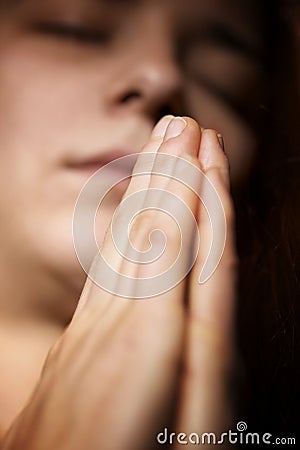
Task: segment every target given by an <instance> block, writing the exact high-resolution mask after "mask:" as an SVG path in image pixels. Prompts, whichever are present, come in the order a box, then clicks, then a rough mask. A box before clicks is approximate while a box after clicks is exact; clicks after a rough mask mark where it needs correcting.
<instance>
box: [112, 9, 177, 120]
mask: <svg viewBox="0 0 300 450" xmlns="http://www.w3.org/2000/svg"><path fill="white" fill-rule="evenodd" d="M153 19H154V18H153ZM158 22H159V21H158V20H155V23H151V22H150V20H148V23H147V25H146V24H145V25H144V27H142V26H141V24H140V33H139V35H138V34H136V35H132V41H131V42H127V45H126V46H125V44H124V49H123V52H122V56H121V57H120V59H119V64H118V65H119V70H118V75H117V76H116V79H115V82H114V83H113V86H114V87H113V89H112V90H111V94H110V101H109V103H110V108H112V109H113V110H114V111H115V112H117V113H119V114H126V113H128V112H139V113H143V114H147V115H150V116H151V117H153V118H154V120H155V119H157V118H158V117H160V116H161V115H164V114H176V112H177V111H176V110H177V109H178V108H177V105H178V101H179V98H180V92H181V88H182V84H183V81H182V74H181V71H180V67H179V65H178V64H177V61H176V48H175V42H174V41H175V39H173V38H172V32H171V30H170V28H169V27H167V26H166V24H165V23H163V21H162V20H161V21H160V23H158ZM133 40H134V42H133Z"/></svg>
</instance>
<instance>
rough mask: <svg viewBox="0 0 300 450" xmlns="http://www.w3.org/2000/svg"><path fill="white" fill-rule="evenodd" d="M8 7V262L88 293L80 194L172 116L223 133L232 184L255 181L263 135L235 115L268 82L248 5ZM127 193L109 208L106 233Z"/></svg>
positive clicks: (4, 188) (1, 64) (4, 54)
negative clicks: (78, 233) (252, 171)
mask: <svg viewBox="0 0 300 450" xmlns="http://www.w3.org/2000/svg"><path fill="white" fill-rule="evenodd" d="M0 5H1V6H0V12H1V16H0V117H1V119H0V142H1V152H0V192H1V199H0V214H1V227H2V228H1V236H0V241H1V248H2V254H3V255H6V257H7V258H8V255H12V254H13V255H14V258H15V260H18V261H23V260H24V261H26V264H27V265H29V266H30V264H31V265H32V267H34V266H37V265H42V266H43V267H44V266H45V267H46V268H48V269H49V268H50V269H51V270H54V271H55V270H59V271H62V273H63V272H64V271H65V273H66V274H68V276H69V278H70V274H72V275H73V277H74V284H75V285H77V284H78V285H79V284H80V285H81V283H82V281H83V280H84V274H83V273H82V271H81V269H80V267H79V264H78V263H77V260H76V257H75V253H74V250H73V245H72V234H71V227H72V214H73V209H74V205H75V201H76V198H77V196H78V194H79V192H80V189H81V188H82V186H83V184H84V183H85V181H86V180H87V179H88V178H89V176H90V175H91V174H92V173H93V172H95V171H96V170H97V169H99V167H101V166H102V165H104V164H106V163H107V162H109V161H111V160H112V159H115V158H116V157H118V156H122V155H125V154H128V153H133V152H138V151H139V150H140V149H141V147H142V145H143V144H145V142H146V141H147V139H148V137H149V134H150V131H151V128H152V126H153V124H154V122H155V121H156V120H157V119H158V118H159V117H160V116H161V115H163V114H164V113H166V112H167V113H172V114H176V115H177V114H180V115H181V114H188V115H191V116H193V117H194V118H196V119H197V120H199V122H200V123H201V124H202V125H203V126H204V127H214V128H216V129H218V130H219V131H221V132H222V133H223V135H224V138H225V142H226V151H227V153H228V155H229V159H230V162H231V169H232V179H233V183H234V184H236V185H238V184H239V183H241V182H242V181H243V180H245V179H246V177H247V173H248V172H249V168H250V166H251V160H252V157H253V153H254V138H253V136H252V134H251V131H250V128H249V126H248V125H247V123H246V121H244V120H243V119H242V118H241V117H240V116H239V115H238V113H237V110H238V109H239V108H238V106H239V105H246V106H247V107H249V109H251V105H252V104H255V102H258V100H257V98H256V95H258V94H257V93H258V88H257V86H258V84H257V80H259V77H260V68H259V65H258V63H257V61H256V59H255V54H256V50H257V48H259V45H260V40H259V33H258V31H257V25H256V23H257V22H256V18H255V14H254V13H253V12H251V10H249V11H248V10H247V6H246V5H247V2H239V1H237V0H206V1H205V0H203V1H199V0H185V1H184V2H183V1H182V0H140V1H134V0H123V1H122V0H116V1H105V0H100V1H99V0H43V1H41V0H19V1H18V0H14V1H12V0H11V1H3V0H2V1H0ZM124 170H125V169H124ZM121 191H122V189H117V190H116V191H115V192H114V193H113V194H112V195H111V198H110V201H109V202H108V203H107V204H106V205H105V208H104V209H103V213H102V216H101V226H100V234H101V233H102V234H103V231H104V230H105V227H106V225H107V224H108V223H109V221H110V218H111V214H112V212H113V210H114V209H115V207H116V205H117V203H118V201H119V200H120V196H121V193H122V192H121ZM10 258H11V256H10ZM41 262H42V264H40V263H41Z"/></svg>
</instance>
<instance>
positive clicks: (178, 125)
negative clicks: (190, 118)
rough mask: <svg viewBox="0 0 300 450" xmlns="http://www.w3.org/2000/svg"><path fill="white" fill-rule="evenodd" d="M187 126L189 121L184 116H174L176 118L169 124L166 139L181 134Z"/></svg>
mask: <svg viewBox="0 0 300 450" xmlns="http://www.w3.org/2000/svg"><path fill="white" fill-rule="evenodd" d="M186 126H187V123H186V121H185V120H184V119H183V118H182V117H174V119H173V120H172V121H171V122H170V123H169V125H168V128H167V131H166V134H165V137H164V141H167V140H169V139H172V138H175V137H177V136H179V135H180V134H181V133H182V132H183V130H184V129H185V127H186Z"/></svg>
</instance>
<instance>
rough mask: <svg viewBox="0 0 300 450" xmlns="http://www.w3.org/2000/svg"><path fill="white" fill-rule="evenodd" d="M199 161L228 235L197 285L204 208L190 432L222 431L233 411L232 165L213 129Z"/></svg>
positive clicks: (191, 323)
mask: <svg viewBox="0 0 300 450" xmlns="http://www.w3.org/2000/svg"><path fill="white" fill-rule="evenodd" d="M199 160H200V163H201V167H202V170H203V172H204V173H205V175H206V176H207V177H208V179H209V181H210V182H211V183H212V184H213V186H214V188H215V189H216V191H217V193H218V195H219V197H220V200H221V202H222V205H223V208H224V214H225V217H226V223H227V236H226V242H225V247H224V252H223V256H222V258H221V260H220V262H219V264H218V266H217V268H216V270H215V272H214V273H213V275H212V276H211V277H210V278H209V279H208V281H206V282H205V283H204V284H199V283H198V280H199V274H200V272H201V269H202V268H203V265H204V262H205V259H206V257H207V255H208V252H209V248H210V245H211V238H212V230H211V222H210V219H209V217H208V214H207V212H206V210H205V208H204V206H203V205H201V206H200V208H199V212H198V223H199V230H200V239H201V245H200V250H199V254H198V257H197V260H196V264H195V266H194V268H193V271H192V273H191V277H190V282H189V293H190V295H189V306H188V326H187V331H186V354H185V359H184V365H183V367H184V371H183V377H184V380H183V391H182V409H181V415H180V418H179V427H180V429H183V430H185V431H186V430H187V431H191V432H192V431H194V432H206V431H207V432H208V431H215V430H216V431H224V426H225V424H226V419H227V417H228V409H230V404H229V401H228V398H227V383H228V378H229V373H230V370H231V366H232V358H233V319H234V304H235V285H236V276H237V255H236V248H235V239H234V235H235V233H234V212H233V205H232V200H231V196H230V192H229V167H228V161H227V158H226V156H225V154H224V152H223V151H222V148H221V146H220V142H219V140H218V136H217V134H216V132H214V131H213V130H205V131H204V132H203V134H202V141H201V147H200V155H199ZM199 428H200V429H199Z"/></svg>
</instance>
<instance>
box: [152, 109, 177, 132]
mask: <svg viewBox="0 0 300 450" xmlns="http://www.w3.org/2000/svg"><path fill="white" fill-rule="evenodd" d="M173 118H174V116H172V115H171V114H170V115H168V116H164V117H162V118H161V119H160V120H159V121H158V122H157V124H156V125H155V127H154V128H153V131H152V133H151V138H163V137H164V135H165V132H166V129H167V128H168V125H169V123H170V122H171V120H172V119H173Z"/></svg>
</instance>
